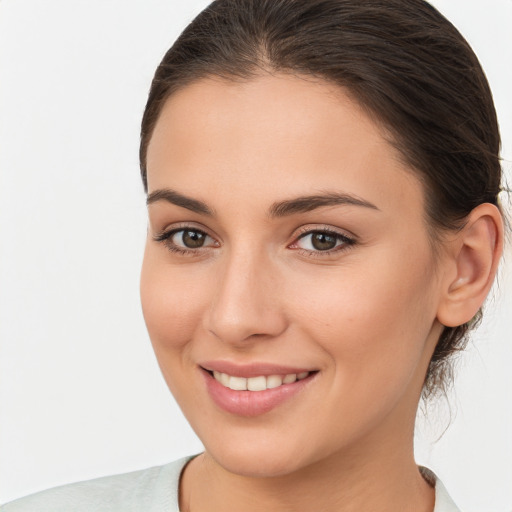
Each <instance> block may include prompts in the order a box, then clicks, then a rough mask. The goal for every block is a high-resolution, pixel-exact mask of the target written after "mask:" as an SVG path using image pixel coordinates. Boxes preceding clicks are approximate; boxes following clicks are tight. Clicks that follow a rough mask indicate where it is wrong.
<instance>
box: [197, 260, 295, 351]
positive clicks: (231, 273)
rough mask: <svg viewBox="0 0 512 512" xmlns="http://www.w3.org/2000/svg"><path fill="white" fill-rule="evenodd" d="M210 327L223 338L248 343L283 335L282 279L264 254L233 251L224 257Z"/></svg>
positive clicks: (208, 317)
mask: <svg viewBox="0 0 512 512" xmlns="http://www.w3.org/2000/svg"><path fill="white" fill-rule="evenodd" d="M221 259H222V262H220V263H219V267H220V268H217V270H218V273H217V278H216V282H215V290H214V293H213V297H212V301H211V304H210V308H209V310H208V312H207V314H206V315H205V317H204V321H205V327H206V329H207V330H208V331H209V332H210V333H212V334H213V335H214V336H216V337H217V338H219V339H220V340H222V341H224V342H226V343H229V344H232V345H235V346H236V345H238V346H243V347H246V346H247V345H248V342H250V341H255V340H256V339H265V338H266V339H271V338H273V337H276V336H279V335H280V334H281V333H282V332H283V331H284V330H285V329H286V326H287V320H286V315H285V312H284V311H283V308H282V307H281V306H280V304H281V303H282V302H283V301H282V297H280V296H279V295H280V294H279V279H277V276H276V272H275V271H274V270H273V267H272V265H271V262H270V261H269V259H268V258H265V257H264V255H261V254H260V255H258V254H250V251H243V252H238V253H235V252H232V253H231V255H229V256H228V255H226V256H225V257H223V258H221Z"/></svg>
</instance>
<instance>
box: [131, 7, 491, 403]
mask: <svg viewBox="0 0 512 512" xmlns="http://www.w3.org/2000/svg"><path fill="white" fill-rule="evenodd" d="M265 72H266V73H289V74H294V75H299V76H306V77H307V76H309V77H313V78H315V79H320V80H324V81H327V82H329V83H332V84H336V85H338V86H340V87H342V88H344V90H346V91H347V92H348V93H349V94H350V95H351V97H352V98H354V99H355V100H356V101H357V102H358V103H359V105H361V106H362V107H363V108H364V109H365V111H366V112H367V113H368V114H369V115H371V116H372V118H373V119H375V120H376V121H377V122H379V123H380V124H381V125H382V126H383V127H384V128H385V129H386V132H387V134H388V136H389V139H390V143H391V144H393V145H394V146H395V147H396V149H397V150H398V152H399V154H400V155H401V158H402V159H403V161H404V162H405V163H406V164H407V166H408V167H410V168H411V170H412V172H414V174H415V175H416V176H417V177H418V178H419V179H420V180H421V181H422V183H423V185H424V194H425V213H426V217H427V219H428V225H429V228H430V232H431V238H432V240H433V241H434V245H436V243H437V242H438V241H439V240H440V239H441V237H442V234H443V233H446V232H447V231H450V230H457V229H460V228H461V227H462V226H463V225H464V221H465V219H466V218H467V216H468V215H469V213H470V212H471V210H473V208H475V207H476V206H478V205H479V204H481V203H492V204H494V205H498V194H499V192H500V185H501V165H500V158H499V151H500V135H499V130H498V123H497V118H496V112H495V108H494V104H493V99H492V94H491V91H490V88H489V84H488V82H487V79H486V77H485V74H484V72H483V70H482V68H481V66H480V63H479V61H478V59H477V57H476V55H475V54H474V52H473V51H472V49H471V47H470V46H469V44H468V43H467V42H466V40H465V39H464V38H463V37H462V35H461V34H460V33H459V32H458V31H457V29H456V28H455V27H454V26H453V25H452V24H451V23H450V22H449V21H448V20H447V19H446V18H445V17H443V16H442V15H441V14H440V13H439V12H438V11H437V10H436V9H435V8H434V7H432V6H431V5H430V4H428V3H427V2H425V1H423V0H216V1H214V2H212V3H211V4H210V5H209V6H208V7H207V8H206V9H205V10H204V11H202V12H201V13H200V14H199V15H198V16H197V17H196V18H195V19H194V20H193V21H192V22H191V23H190V24H189V25H188V26H187V27H186V29H185V30H184V31H183V33H182V34H181V35H180V37H179V38H178V39H177V41H176V42H175V43H174V45H173V46H172V47H171V48H170V50H169V51H168V52H167V53H166V54H165V56H164V58H163V60H162V62H161V63H160V65H159V66H158V68H157V70H156V73H155V76H154V79H153V82H152V84H151V89H150V92H149V97H148V101H147V105H146V108H145V111H144V115H143V119H142V129H141V144H140V167H141V173H142V180H143V183H144V188H145V190H146V192H147V169H146V154H147V148H148V144H149V141H150V139H151V136H152V133H153V130H154V127H155V124H156V122H157V120H158V117H159V114H160V112H161V110H162V107H163V105H164V103H165V101H166V100H167V99H168V98H169V96H170V95H172V94H173V93H174V92H176V91H177V90H179V89H182V88H184V87H186V86H187V85H188V84H191V83H192V82H196V81H198V80H200V79H203V78H207V77H220V78H224V79H226V80H232V81H236V80H250V79H251V78H255V77H257V76H258V75H261V74H262V73H265ZM480 319H481V310H480V311H479V312H478V314H477V315H476V317H475V318H474V319H473V320H472V321H471V322H468V323H466V324H463V325H460V326H458V327H450V328H449V327H445V329H444V331H443V333H442V335H441V336H440V339H439V341H438V343H437V346H436V348H435V351H434V353H433V356H432V359H431V361H430V364H429V367H428V370H427V374H426V378H425V383H424V387H423V397H424V398H429V397H431V396H433V395H436V394H439V393H446V390H447V387H448V385H449V384H451V382H452V373H453V371H452V364H451V360H452V358H451V357H450V356H452V355H453V354H454V353H457V352H459V351H460V350H462V349H464V348H465V346H466V343H467V334H468V331H469V330H470V329H471V328H472V327H474V326H475V325H476V324H477V323H478V322H479V321H480Z"/></svg>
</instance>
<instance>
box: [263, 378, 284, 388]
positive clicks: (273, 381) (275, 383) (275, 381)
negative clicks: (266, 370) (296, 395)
mask: <svg viewBox="0 0 512 512" xmlns="http://www.w3.org/2000/svg"><path fill="white" fill-rule="evenodd" d="M282 383H283V377H281V375H269V376H268V377H267V389H272V388H278V387H279V386H280V385H281V384H282Z"/></svg>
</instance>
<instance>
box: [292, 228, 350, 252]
mask: <svg viewBox="0 0 512 512" xmlns="http://www.w3.org/2000/svg"><path fill="white" fill-rule="evenodd" d="M354 243H355V241H354V240H353V239H352V238H349V237H348V236H346V235H342V234H341V233H337V232H335V231H331V230H310V231H307V232H306V233H303V234H302V235H300V236H299V238H297V240H296V241H295V242H294V243H293V244H292V245H291V246H290V248H292V249H302V250H303V251H305V252H308V253H322V252H323V253H332V252H337V251H339V250H342V249H345V248H347V247H348V246H350V245H353V244H354Z"/></svg>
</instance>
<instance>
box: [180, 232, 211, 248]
mask: <svg viewBox="0 0 512 512" xmlns="http://www.w3.org/2000/svg"><path fill="white" fill-rule="evenodd" d="M204 238H205V235H204V233H200V232H199V231H185V232H184V233H183V236H182V240H183V244H184V245H185V246H186V247H188V248H190V249H197V248H198V247H202V246H203V244H204Z"/></svg>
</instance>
